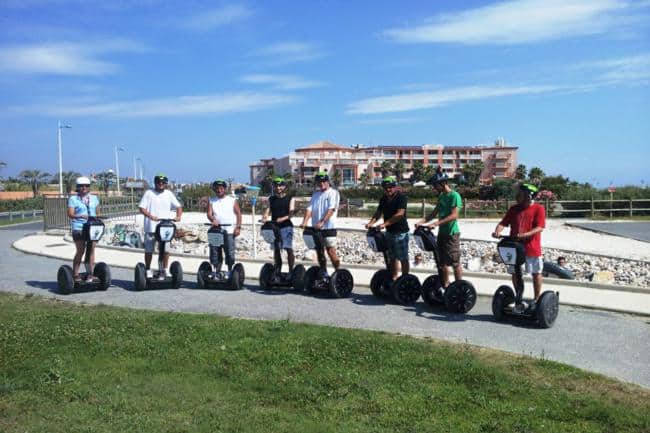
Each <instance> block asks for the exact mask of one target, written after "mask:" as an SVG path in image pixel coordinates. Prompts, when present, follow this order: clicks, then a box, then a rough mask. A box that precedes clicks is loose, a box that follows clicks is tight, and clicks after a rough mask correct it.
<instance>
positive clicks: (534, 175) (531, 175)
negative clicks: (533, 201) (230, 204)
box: [528, 167, 546, 185]
mask: <svg viewBox="0 0 650 433" xmlns="http://www.w3.org/2000/svg"><path fill="white" fill-rule="evenodd" d="M545 177H546V173H544V170H542V169H541V168H539V167H532V168H531V169H530V171H529V172H528V179H529V180H530V181H531V182H532V183H534V184H535V185H539V184H540V183H542V179H544V178H545Z"/></svg>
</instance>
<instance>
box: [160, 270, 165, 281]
mask: <svg viewBox="0 0 650 433" xmlns="http://www.w3.org/2000/svg"><path fill="white" fill-rule="evenodd" d="M165 276H166V273H165V271H164V270H163V271H160V274H158V279H159V280H160V281H163V280H164V279H165Z"/></svg>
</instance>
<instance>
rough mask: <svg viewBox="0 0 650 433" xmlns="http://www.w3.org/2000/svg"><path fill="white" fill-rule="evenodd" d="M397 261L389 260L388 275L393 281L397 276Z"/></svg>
mask: <svg viewBox="0 0 650 433" xmlns="http://www.w3.org/2000/svg"><path fill="white" fill-rule="evenodd" d="M399 268H400V266H399V261H398V260H397V259H391V260H390V274H391V277H392V278H393V281H395V280H396V279H397V276H398V275H399Z"/></svg>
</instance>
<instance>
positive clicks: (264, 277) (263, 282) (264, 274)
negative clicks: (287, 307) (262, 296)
mask: <svg viewBox="0 0 650 433" xmlns="http://www.w3.org/2000/svg"><path fill="white" fill-rule="evenodd" d="M273 272H275V266H273V265H272V264H271V263H264V266H262V269H260V287H261V288H262V289H263V290H266V289H268V288H270V287H271V277H273Z"/></svg>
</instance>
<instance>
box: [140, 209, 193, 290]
mask: <svg viewBox="0 0 650 433" xmlns="http://www.w3.org/2000/svg"><path fill="white" fill-rule="evenodd" d="M174 234H176V225H175V224H174V223H173V222H172V221H171V220H169V219H164V220H160V222H159V223H158V224H157V225H156V232H155V237H156V241H157V242H158V270H157V271H155V272H154V273H153V278H147V272H146V268H145V265H144V263H138V264H137V265H135V272H134V273H135V275H134V286H135V290H138V291H139V290H150V289H169V288H171V289H178V288H179V287H180V286H181V283H182V282H183V267H182V266H181V263H180V262H178V261H174V262H172V264H171V265H170V267H169V274H167V273H166V272H165V275H164V278H160V274H161V273H162V272H164V270H163V256H164V255H165V246H166V243H167V242H170V241H171V240H172V239H174Z"/></svg>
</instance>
